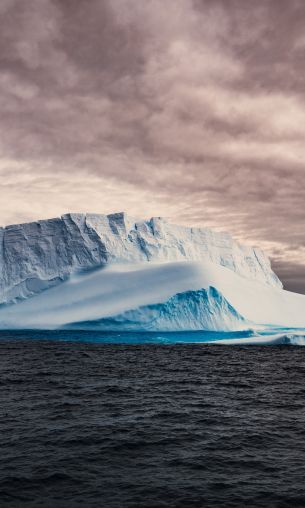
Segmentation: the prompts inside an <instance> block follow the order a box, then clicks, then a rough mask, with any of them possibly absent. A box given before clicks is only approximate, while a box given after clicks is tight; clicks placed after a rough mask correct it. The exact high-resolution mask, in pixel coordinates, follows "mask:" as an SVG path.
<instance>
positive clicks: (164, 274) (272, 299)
mask: <svg viewBox="0 0 305 508" xmlns="http://www.w3.org/2000/svg"><path fill="white" fill-rule="evenodd" d="M209 288H215V289H217V298H220V299H221V302H222V306H221V309H222V313H221V315H220V314H217V312H216V317H218V320H217V319H214V320H213V324H212V328H210V326H211V321H210V323H208V319H207V318H205V317H200V318H199V319H197V317H198V316H197V317H196V313H194V312H193V310H192V309H193V306H194V301H193V298H189V299H188V300H187V299H186V300H185V301H184V302H183V306H181V307H180V309H179V311H180V312H178V313H177V312H176V310H175V308H174V307H175V305H176V301H175V299H174V298H173V296H174V295H177V293H183V292H187V291H199V290H201V289H205V290H209ZM160 303H163V304H165V303H166V305H167V321H166V323H165V321H164V316H163V315H162V313H161V317H160V316H159V318H158V315H157V316H156V315H155V316H154V317H155V318H156V319H155V320H154V325H153V326H150V327H149V329H151V330H153V329H154V330H158V331H159V330H162V329H163V326H164V329H165V330H169V329H170V318H169V317H168V316H170V314H171V309H172V312H173V316H177V315H178V318H176V317H175V320H174V321H172V329H175V330H177V329H180V330H188V329H190V314H191V313H193V315H194V324H193V326H192V328H191V329H202V328H201V327H202V326H207V328H205V329H213V330H219V331H221V330H224V329H225V330H227V329H230V327H231V329H242V328H248V327H250V326H251V327H253V326H254V325H258V326H259V325H275V326H285V327H298V328H305V296H303V295H298V294H294V293H290V292H288V291H284V290H282V289H280V288H278V287H272V286H270V285H268V284H265V283H262V282H259V281H255V280H251V279H247V278H245V277H242V276H240V275H238V274H236V273H234V272H233V271H232V270H230V269H229V268H226V267H223V266H220V265H217V264H215V263H212V262H211V261H207V260H205V261H204V262H200V263H199V262H174V263H138V264H113V265H107V266H106V267H105V268H102V269H97V270H93V271H91V272H85V273H80V274H75V275H74V276H72V277H71V278H69V279H68V280H67V281H65V282H63V283H62V284H60V285H57V286H55V287H53V288H51V289H48V290H46V291H43V292H42V293H41V294H39V295H37V296H34V297H32V298H29V299H26V300H24V301H21V302H19V303H18V304H12V305H10V306H3V307H1V308H0V323H1V327H2V328H16V327H21V328H56V327H60V326H66V325H68V324H69V323H74V325H73V327H77V325H75V323H78V322H84V321H100V320H102V319H103V318H109V317H115V319H116V320H117V321H118V320H119V319H120V317H119V316H120V315H121V314H122V313H125V312H127V311H132V320H133V321H134V322H136V321H138V322H139V320H141V319H142V318H143V307H145V306H151V305H154V304H160ZM214 304H215V301H214V302H213V299H212V300H210V302H208V303H207V302H206V301H204V299H203V301H202V302H201V304H200V305H202V306H203V307H204V308H205V311H206V312H211V313H213V312H214V315H215V305H214ZM171 306H172V307H171ZM141 314H142V318H140V315H141ZM129 317H130V315H129ZM130 319H131V317H130ZM158 319H159V320H158ZM142 321H143V319H142ZM204 322H205V325H204V324H203V323H204ZM127 326H128V325H127ZM79 327H80V328H82V324H80V325H79ZM101 328H102V327H101ZM105 329H108V330H109V326H108V325H107V327H105ZM125 329H127V328H125ZM132 329H135V328H134V327H132ZM139 329H141V327H139Z"/></svg>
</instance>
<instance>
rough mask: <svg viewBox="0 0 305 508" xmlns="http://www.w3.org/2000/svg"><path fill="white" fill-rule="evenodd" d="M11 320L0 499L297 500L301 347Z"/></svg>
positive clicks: (218, 503) (77, 503) (0, 429)
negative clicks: (86, 331) (46, 329)
mask: <svg viewBox="0 0 305 508" xmlns="http://www.w3.org/2000/svg"><path fill="white" fill-rule="evenodd" d="M11 333H12V335H11V336H10V337H9V338H10V340H8V336H7V334H6V335H5V334H4V335H3V334H2V340H0V410H1V415H0V451H1V455H0V506H1V508H2V507H5V508H6V507H52V508H53V507H56V508H57V507H59V508H66V507H105V508H121V507H124V508H125V507H127V508H129V507H132V508H134V507H140V508H147V507H164V508H168V507H172V508H174V507H175V508H176V507H181V508H187V507H210V506H211V507H217V508H218V507H236V506H246V505H248V506H262V507H266V506H268V507H294V506H305V481H304V478H305V425H304V421H305V382H304V380H305V357H304V354H305V351H304V349H303V348H299V347H295V346H281V345H279V346H275V347H264V346H261V347H258V346H234V347H222V346H218V345H202V344H176V345H162V344H150V343H148V344H133V345H130V344H129V345H128V344H125V345H120V344H101V343H88V342H83V341H80V342H65V341H59V340H54V341H51V340H44V341H42V340H40V339H41V338H42V337H41V336H37V335H36V336H35V334H34V335H33V336H32V338H33V337H34V338H35V337H36V339H37V340H24V338H25V335H22V332H18V333H19V335H18V334H17V335H16V336H17V337H19V339H20V340H11V339H12V338H13V332H11ZM27 333H28V334H30V333H31V332H27ZM41 333H42V332H41ZM45 337H46V338H48V334H46V336H45ZM77 338H78V339H79V337H76V339H77ZM66 340H67V337H66ZM79 340H80V339H79Z"/></svg>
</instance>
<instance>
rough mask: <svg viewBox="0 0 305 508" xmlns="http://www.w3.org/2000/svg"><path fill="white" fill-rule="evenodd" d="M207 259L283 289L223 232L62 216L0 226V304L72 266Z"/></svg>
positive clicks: (61, 277) (51, 282) (157, 221)
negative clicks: (4, 226)
mask: <svg viewBox="0 0 305 508" xmlns="http://www.w3.org/2000/svg"><path fill="white" fill-rule="evenodd" d="M204 260H207V261H212V262H213V263H216V264H218V265H221V266H224V267H227V268H228V269H230V270H232V271H234V272H235V273H237V274H238V275H241V276H243V277H246V278H247V279H250V280H255V281H258V282H261V283H263V284H266V285H268V286H273V287H282V286H281V282H280V281H279V279H278V278H277V276H276V275H275V274H274V273H273V271H272V270H271V267H270V262H269V260H268V258H267V257H266V256H265V255H264V253H263V252H262V251H261V250H259V249H256V248H251V247H248V246H243V245H240V244H239V243H237V242H235V241H234V240H233V239H232V237H231V236H230V235H229V234H228V233H217V232H213V231H211V230H209V229H205V228H187V227H183V226H176V225H172V224H169V223H168V222H167V221H165V220H164V219H162V218H159V217H158V218H156V217H154V218H151V219H150V220H147V221H144V220H139V221H137V220H136V219H133V218H131V217H128V216H127V215H126V214H124V213H117V214H110V215H95V214H67V215H63V216H62V217H61V218H55V219H49V220H41V221H37V222H32V223H27V224H18V225H11V226H7V227H6V228H0V304H1V303H8V302H14V301H18V300H19V299H24V298H27V297H29V296H33V295H35V294H38V293H40V292H42V291H44V290H46V289H49V288H50V287H52V286H56V285H58V284H59V283H60V282H62V281H65V280H67V279H68V278H69V276H70V275H71V273H74V272H75V271H77V270H84V269H91V268H95V267H99V266H103V265H106V264H109V263H110V264H111V263H122V262H123V263H137V262H173V261H204Z"/></svg>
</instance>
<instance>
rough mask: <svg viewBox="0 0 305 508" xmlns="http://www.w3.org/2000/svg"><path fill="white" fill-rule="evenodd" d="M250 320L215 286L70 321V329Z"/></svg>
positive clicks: (207, 325) (228, 325)
mask: <svg viewBox="0 0 305 508" xmlns="http://www.w3.org/2000/svg"><path fill="white" fill-rule="evenodd" d="M249 326H250V323H249V322H247V321H246V320H245V319H244V318H243V317H242V316H241V315H240V314H238V312H236V310H235V309H234V308H233V307H232V306H231V305H230V304H229V303H228V302H227V300H226V299H225V298H224V297H223V295H222V294H221V293H220V292H219V291H217V289H215V288H213V287H209V288H208V289H200V290H198V291H185V292H183V293H178V294H176V295H174V296H172V297H171V298H170V299H169V300H167V301H166V302H164V303H158V304H152V305H145V306H140V307H138V308H136V309H132V310H128V311H126V312H123V313H122V314H117V315H115V316H111V317H108V318H103V319H100V320H96V321H83V322H76V323H72V324H71V323H70V324H68V325H66V328H68V329H79V330H80V329H82V330H88V329H89V330H101V331H120V330H121V331H122V330H124V331H126V330H128V331H150V332H158V331H160V332H167V331H171V332H172V331H179V330H189V331H190V330H212V331H228V330H245V329H247V328H249Z"/></svg>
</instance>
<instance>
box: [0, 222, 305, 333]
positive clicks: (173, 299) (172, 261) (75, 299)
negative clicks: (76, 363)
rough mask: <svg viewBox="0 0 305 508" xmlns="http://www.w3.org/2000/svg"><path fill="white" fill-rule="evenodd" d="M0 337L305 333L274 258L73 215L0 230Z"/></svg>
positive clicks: (200, 234) (301, 310)
mask: <svg viewBox="0 0 305 508" xmlns="http://www.w3.org/2000/svg"><path fill="white" fill-rule="evenodd" d="M0 234H1V237H2V241H1V242H0V304H1V306H0V328H57V327H71V328H83V327H85V328H98V329H101V330H118V329H124V330H126V329H129V330H151V331H171V330H173V331H174V330H175V331H177V330H201V329H205V330H220V331H221V330H241V329H246V328H249V327H250V326H251V327H255V326H260V325H266V324H270V325H275V326H286V327H302V328H303V327H305V296H303V295H297V294H293V293H289V292H287V291H284V290H283V289H282V284H281V282H280V281H279V279H278V278H277V276H276V275H275V274H274V273H273V271H272V269H271V266H270V262H269V260H268V258H267V257H266V256H265V255H264V253H263V252H262V251H260V250H259V249H256V248H251V247H248V246H243V245H240V244H239V243H238V242H236V241H234V240H233V239H232V237H231V236H230V235H229V234H227V233H216V232H212V231H210V230H209V229H203V228H186V227H182V226H175V225H171V224H169V223H168V222H166V221H165V220H164V219H161V218H152V219H150V220H148V221H137V220H135V219H132V218H130V217H128V216H126V214H123V213H120V214H112V215H84V214H69V215H64V216H63V217H61V218H56V219H50V220H45V221H38V222H34V223H29V224H20V225H13V226H8V227H6V228H3V229H1V230H0Z"/></svg>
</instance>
